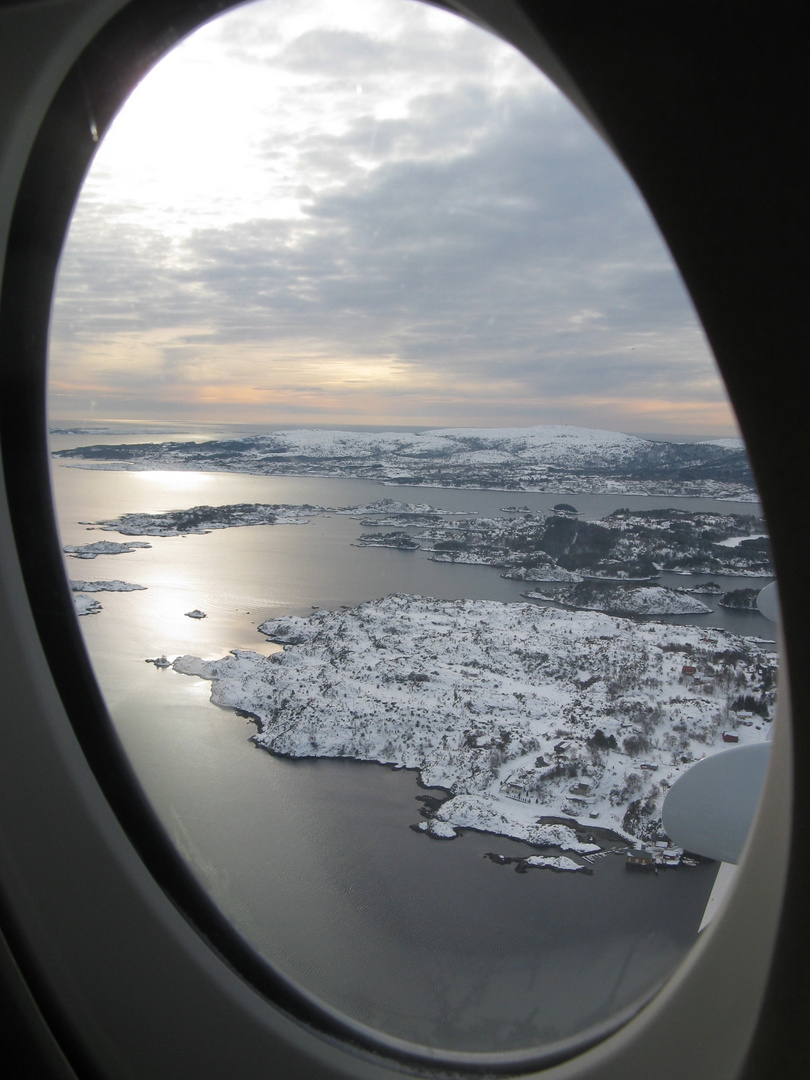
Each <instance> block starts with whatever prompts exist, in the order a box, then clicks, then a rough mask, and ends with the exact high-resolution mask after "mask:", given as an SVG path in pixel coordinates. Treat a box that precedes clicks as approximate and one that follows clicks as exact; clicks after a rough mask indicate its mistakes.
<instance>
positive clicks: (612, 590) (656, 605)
mask: <svg viewBox="0 0 810 1080" xmlns="http://www.w3.org/2000/svg"><path fill="white" fill-rule="evenodd" d="M525 596H526V597H527V598H528V599H530V600H553V601H554V602H555V603H556V604H561V605H562V606H563V607H570V608H575V609H577V610H579V611H604V612H606V613H607V614H608V615H706V614H707V613H708V612H710V611H711V608H710V607H709V606H708V605H707V604H704V603H703V602H702V601H701V600H696V599H695V597H693V596H688V595H687V594H686V593H681V592H677V591H676V590H675V589H665V588H663V587H662V586H661V585H635V586H633V585H615V584H613V583H612V582H611V583H606V582H602V581H581V582H579V584H577V585H569V586H566V587H565V588H562V589H555V590H554V591H553V592H548V593H544V592H541V591H540V590H538V589H532V591H531V592H527V593H525Z"/></svg>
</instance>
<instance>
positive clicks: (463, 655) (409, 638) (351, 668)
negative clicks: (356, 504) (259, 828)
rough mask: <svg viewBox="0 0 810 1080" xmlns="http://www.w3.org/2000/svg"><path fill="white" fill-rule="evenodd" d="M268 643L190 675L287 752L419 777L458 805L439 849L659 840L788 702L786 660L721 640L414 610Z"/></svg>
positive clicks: (596, 617) (393, 601) (391, 601)
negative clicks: (728, 749)
mask: <svg viewBox="0 0 810 1080" xmlns="http://www.w3.org/2000/svg"><path fill="white" fill-rule="evenodd" d="M260 629H261V630H262V632H263V633H265V634H266V635H267V636H268V637H269V638H270V639H271V640H273V641H276V642H278V643H280V644H282V645H284V649H283V651H282V652H279V653H276V654H274V655H271V656H263V655H259V654H257V653H254V652H247V651H234V652H233V653H232V654H231V655H229V656H227V657H224V658H222V659H220V660H215V661H203V660H200V659H198V658H196V657H192V656H183V657H180V658H178V659H177V660H176V661H175V663H174V668H175V670H176V671H178V672H181V673H183V674H186V675H196V676H199V677H201V678H205V679H210V680H211V681H212V689H211V698H212V700H213V701H214V702H215V703H217V704H219V705H223V706H227V707H230V708H234V709H240V710H243V711H245V712H247V713H249V714H251V715H252V716H253V717H254V718H255V719H256V723H257V726H258V728H259V732H258V734H257V735H256V736H255V737H254V738H255V740H256V742H257V743H258V744H259V745H261V746H263V747H265V748H267V749H268V750H271V751H273V752H274V753H279V754H286V755H291V756H294V757H302V756H316V757H351V758H356V759H359V760H364V761H379V762H387V763H390V764H393V765H397V766H405V767H408V768H413V769H418V770H419V773H420V777H421V779H422V781H423V782H424V783H425V784H426V785H428V786H439V787H444V788H446V789H447V790H448V791H449V792H450V796H451V797H450V798H448V800H447V801H446V802H444V803H443V804H442V805H441V807H439V808H438V809H437V810H436V811H435V812H434V813H433V814H432V816H431V817H430V819H429V820H428V821H427V822H426V824H425V827H426V828H427V830H428V831H430V832H431V833H432V834H433V835H436V836H438V837H449V836H452V835H454V830H455V829H456V828H459V827H471V828H477V829H483V830H485V831H490V832H494V833H499V834H503V835H508V836H512V837H516V838H521V839H524V840H528V841H530V842H533V843H536V844H554V845H556V846H566V845H568V846H571V847H572V848H574V849H576V848H577V845H579V844H581V843H582V839H581V836H580V837H579V838H577V835H576V834H575V832H574V831H572V829H570V828H567V827H566V826H564V825H560V824H559V823H549V822H548V821H544V820H541V819H544V818H548V817H564V818H569V819H576V820H577V821H579V822H580V823H581V824H584V825H588V826H590V827H594V826H601V827H605V828H609V829H612V830H614V831H616V832H618V833H621V834H623V835H624V836H627V837H628V838H631V839H650V838H653V837H655V836H656V835H657V834H658V832H659V830H660V808H661V802H662V800H663V796H664V794H665V792H666V790H667V788H668V787H669V786H670V785H671V784H672V782H673V781H674V780H675V779H676V778H677V777H678V776H679V775H680V773H681V772H682V771H683V770H684V769H685V768H686V767H687V766H688V765H690V764H691V763H692V762H693V761H695V760H697V759H699V758H701V757H703V756H705V755H706V754H711V753H715V752H717V751H718V750H721V749H723V747H724V745H725V743H724V738H723V733H724V731H726V730H731V729H733V730H734V734H735V735H736V736H737V738H738V739H739V741H740V742H747V741H758V740H762V739H764V738H766V737H767V734H768V729H769V722H768V720H769V718H770V716H771V715H772V709H773V704H774V694H775V689H774V687H775V665H776V658H775V656H774V654H772V653H769V652H766V651H765V650H763V649H762V648H761V647H760V646H759V645H758V644H757V643H756V642H754V641H753V640H752V639H749V638H741V637H738V636H736V635H732V634H729V633H726V632H723V631H720V630H713V629H711V630H704V629H699V628H697V627H691V626H670V625H662V624H646V625H640V624H638V623H635V622H633V621H629V620H625V619H620V618H615V617H610V616H607V615H602V614H596V613H591V612H569V611H560V610H556V609H543V608H539V607H537V606H536V605H532V604H523V603H517V604H503V603H498V602H495V601H472V600H457V601H445V600H436V599H431V598H426V597H417V596H406V595H392V596H388V597H386V598H385V599H382V600H376V601H372V602H369V603H366V604H361V605H360V606H358V607H356V608H353V609H351V610H347V611H316V612H314V613H313V614H312V615H310V616H308V617H307V618H300V617H290V618H285V619H275V620H270V621H268V622H266V623H263V624H262V626H261V627H260ZM752 704H753V705H754V706H755V707H756V709H757V714H753V715H752V714H751V713H750V711H749V712H746V713H744V714H741V713H740V712H739V710H740V709H741V708H743V707H744V708H746V709H748V710H750V709H751V706H752ZM549 830H551V831H549ZM560 830H562V831H560Z"/></svg>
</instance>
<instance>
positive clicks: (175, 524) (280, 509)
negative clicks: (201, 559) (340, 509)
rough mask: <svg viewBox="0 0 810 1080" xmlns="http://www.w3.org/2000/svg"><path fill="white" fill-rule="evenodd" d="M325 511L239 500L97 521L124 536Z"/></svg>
mask: <svg viewBox="0 0 810 1080" xmlns="http://www.w3.org/2000/svg"><path fill="white" fill-rule="evenodd" d="M322 512H323V507H319V506H309V505H307V504H304V505H302V506H288V505H286V504H273V505H267V504H263V503H235V504H232V505H230V506H192V507H191V508H190V509H188V510H168V511H166V513H163V514H124V515H123V516H122V517H119V518H115V519H113V520H110V521H96V522H93V524H94V525H95V526H96V527H98V528H99V529H101V530H102V531H103V532H117V533H121V535H122V536H182V535H189V534H193V533H207V532H211V531H212V530H213V529H233V528H236V527H238V526H243V525H282V524H283V525H304V524H305V523H306V522H307V521H309V519H310V518H312V517H314V516H315V515H316V514H320V513H322ZM100 542H101V543H103V542H104V541H100ZM140 546H143V545H140ZM146 546H147V547H148V545H146ZM65 551H67V548H65Z"/></svg>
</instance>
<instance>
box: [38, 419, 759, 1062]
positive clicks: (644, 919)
mask: <svg viewBox="0 0 810 1080" xmlns="http://www.w3.org/2000/svg"><path fill="white" fill-rule="evenodd" d="M81 441H82V439H78V438H77V439H73V440H71V442H73V443H78V442H81ZM84 441H87V440H86V439H85V440H84ZM114 441H122V440H120V439H116V440H114ZM67 444H68V440H66V439H65V440H62V441H61V445H67ZM53 475H54V488H55V493H56V500H57V509H58V516H59V521H60V527H61V530H62V539H63V542H64V543H87V542H89V541H92V540H98V539H101V538H103V537H108V538H111V539H117V537H116V536H115V535H114V534H106V533H99V532H97V531H96V532H88V531H87V526H86V525H81V524H79V523H80V522H83V521H84V522H88V521H90V522H92V521H97V520H99V519H102V518H110V517H116V516H118V515H119V514H122V513H131V512H136V511H161V510H171V509H179V508H184V507H189V506H193V505H196V504H200V503H211V504H220V503H231V502H271V503H272V502H288V503H302V502H308V503H312V504H316V505H325V506H332V507H335V506H342V505H356V504H358V503H364V502H367V501H373V500H375V499H379V498H381V497H385V496H389V497H392V498H398V499H401V500H403V501H413V502H430V503H432V504H433V505H434V506H438V507H441V508H446V509H450V510H456V511H477V512H479V513H486V514H495V513H497V512H498V511H499V509H500V508H501V507H502V506H508V505H513V504H518V505H524V504H525V505H528V506H530V507H531V508H532V509H538V510H543V509H548V508H550V507H551V506H553V505H554V504H555V503H556V502H559V501H560V499H561V496H559V495H539V494H538V495H533V494H524V493H519V494H514V493H511V492H510V493H506V494H505V493H503V492H492V491H488V492H473V491H456V490H447V489H424V488H419V489H405V488H395V489H393V488H384V487H381V486H380V485H378V484H375V483H371V482H364V481H352V480H321V479H316V478H303V479H298V478H290V477H282V478H270V477H249V476H241V475H235V474H200V473H121V472H95V471H86V470H76V469H69V468H65V467H63V466H59V465H57V466H55V468H54V472H53ZM567 500H568V501H572V502H573V503H574V504H575V505H576V506H577V508H578V509H579V510H580V511H582V512H583V515H584V516H586V517H589V518H596V517H599V516H601V515H603V514H604V513H607V512H609V511H610V510H613V509H616V508H617V507H619V506H625V505H638V506H640V507H641V506H644V507H653V506H666V505H673V503H672V502H671V501H670V502H667V500H663V499H660V500H653V499H630V498H628V497H626V496H624V497H607V496H588V497H585V496H575V497H567ZM674 505H677V506H679V507H684V508H686V509H698V508H700V509H709V508H711V509H715V510H718V509H719V510H724V511H725V512H740V513H752V512H756V509H757V508H755V507H752V506H751V505H750V504H729V503H716V502H713V501H712V500H694V499H690V500H686V499H679V500H676V501H675V502H674ZM361 532H362V529H361V526H360V525H359V522H357V521H355V520H352V519H351V518H348V517H342V516H336V515H323V516H320V517H318V518H316V519H314V520H312V521H311V522H310V523H309V524H307V525H304V526H292V525H283V526H259V527H250V528H239V529H227V530H222V531H218V532H212V533H210V534H208V535H206V536H190V537H185V538H183V537H173V538H152V537H148V538H145V539H147V540H148V541H149V542H150V543H151V544H152V547H151V548H150V549H144V550H137V551H134V552H131V553H129V554H124V555H117V556H101V557H99V558H97V559H95V560H93V561H80V560H74V559H67V560H66V564H67V569H68V573H69V575H70V576H71V577H72V578H74V579H76V578H79V579H90V580H93V579H101V578H122V579H124V580H126V581H130V582H135V583H138V584H142V585H146V586H148V589H147V591H145V592H134V593H120V594H116V593H101V594H98V599H99V600H100V601H101V603H102V605H103V609H104V610H103V611H102V612H101V613H100V614H99V615H97V616H93V617H87V618H84V619H82V620H81V625H82V629H83V631H84V635H85V640H86V642H87V646H88V649H89V651H90V654H91V657H92V659H93V663H94V667H95V671H96V674H97V678H98V680H99V683H100V685H101V688H102V690H103V692H104V694H105V697H106V700H107V703H108V707H109V709H110V713H111V715H112V718H113V722H114V724H115V726H116V729H117V731H118V733H119V736H120V739H121V741H122V744H123V746H124V748H125V751H126V753H127V754H128V755H129V757H130V758H131V760H132V762H133V764H134V766H135V768H136V770H137V773H138V775H139V777H140V779H141V782H142V784H143V787H144V789H145V791H146V793H147V795H148V797H149V799H150V800H151V801H152V803H153V804H154V806H155V808H156V810H157V812H158V814H159V815H160V817H161V819H162V821H163V822H164V824H165V827H166V829H167V830H168V832H169V833H170V835H171V836H172V838H173V840H174V841H175V843H176V844H177V846H178V848H179V849H180V851H181V852H182V853H183V855H184V857H185V858H186V859H187V860H188V862H189V863H190V864H191V866H192V867H193V868H194V870H195V871H196V873H197V875H198V876H199V878H200V880H201V881H202V882H203V883H204V885H205V886H206V888H208V889H209V890H210V891H211V893H212V894H213V896H214V897H215V898H216V899H217V901H218V902H219V904H220V905H221V906H222V908H223V909H224V910H225V911H226V912H227V913H228V914H229V915H230V916H231V918H232V919H233V920H234V922H235V924H236V925H237V927H238V928H239V929H240V930H241V931H242V933H243V934H244V935H245V936H246V937H247V938H248V939H249V940H250V941H251V942H252V943H253V944H254V945H255V946H256V948H258V949H259V950H260V951H261V952H262V953H263V954H264V955H265V956H266V957H267V958H268V959H270V960H271V961H272V962H273V963H274V964H275V965H277V966H278V967H279V968H280V969H281V970H282V971H283V972H284V973H285V974H287V975H288V976H290V977H292V978H293V979H295V980H296V981H298V982H299V983H300V985H301V986H303V987H304V988H305V989H306V990H307V991H309V992H310V993H312V994H314V995H315V996H317V997H319V998H320V999H321V1000H323V1001H325V1002H327V1003H328V1004H329V1005H330V1006H332V1007H334V1008H337V1009H339V1010H341V1011H343V1012H345V1013H346V1014H347V1015H349V1016H351V1017H352V1018H354V1019H356V1020H359V1021H361V1022H363V1023H365V1024H369V1025H372V1026H375V1027H377V1028H380V1029H382V1030H383V1031H384V1032H386V1033H388V1034H390V1035H393V1036H396V1037H398V1038H404V1039H407V1040H411V1041H416V1042H419V1043H422V1044H426V1045H429V1046H437V1047H441V1048H443V1049H458V1050H506V1049H518V1048H527V1047H532V1046H536V1045H538V1044H544V1043H550V1042H554V1041H555V1040H557V1039H560V1038H564V1037H567V1036H569V1035H571V1034H574V1033H576V1032H578V1031H582V1030H583V1029H586V1028H587V1027H589V1026H590V1025H591V1024H593V1023H597V1022H600V1021H602V1020H604V1019H606V1018H609V1017H610V1016H611V1015H614V1014H615V1013H616V1012H618V1011H620V1010H622V1009H623V1008H625V1007H626V1006H628V1005H631V1004H632V1003H633V1002H635V1001H637V1000H638V999H639V998H640V997H641V996H643V995H644V994H645V993H647V992H649V991H650V990H651V989H652V988H653V987H655V986H656V985H657V984H658V983H659V982H660V981H661V980H662V979H663V978H665V977H666V975H667V974H668V973H669V972H671V970H672V969H673V967H674V965H675V964H677V962H678V961H679V959H680V958H681V957H682V956H683V955H684V952H685V951H686V950H687V949H688V947H689V946H690V944H691V943H692V942H693V941H694V938H695V935H696V932H697V928H698V925H699V923H700V919H701V916H702V913H703V909H704V907H705V903H706V900H707V898H708V894H709V892H710V890H711V886H712V883H713V880H714V873H715V867H713V866H711V865H703V866H700V867H696V868H693V869H684V870H681V871H675V872H668V873H662V874H660V875H658V876H657V877H655V876H645V875H630V874H627V873H626V871H625V870H624V866H623V862H622V860H621V858H620V857H618V856H614V855H610V856H608V857H606V858H604V859H602V860H597V862H596V863H595V865H594V871H595V872H594V874H593V876H590V877H589V876H585V875H582V874H572V875H564V874H553V873H551V872H546V871H535V872H533V873H528V874H517V873H515V872H514V870H513V869H512V868H511V867H509V866H499V865H496V864H494V863H492V862H491V861H489V860H487V859H485V858H484V855H485V853H487V852H497V853H501V854H505V855H515V854H528V853H529V851H530V849H528V848H527V846H526V845H522V844H518V843H516V842H512V841H509V840H505V839H502V838H499V837H494V836H486V835H483V834H475V833H466V834H465V835H464V836H463V837H461V838H459V839H457V840H455V841H445V842H442V841H434V840H431V839H429V838H427V837H425V836H423V835H421V834H418V833H416V832H414V831H413V830H412V829H411V828H409V826H410V825H412V824H414V823H415V822H417V821H418V820H419V807H420V805H421V804H420V803H419V802H417V801H416V797H417V796H418V795H420V794H424V792H423V791H422V790H421V789H419V788H418V786H417V784H416V778H415V776H414V774H413V773H408V772H405V771H394V770H391V769H388V768H384V767H382V766H376V765H369V764H361V763H357V762H350V761H287V760H283V759H279V758H274V757H272V756H271V755H269V754H267V753H265V752H264V751H261V750H259V749H257V748H256V747H255V746H253V744H252V743H251V742H250V741H249V737H250V734H251V733H252V731H253V730H254V729H253V728H252V727H251V725H250V724H249V723H247V722H246V721H244V720H242V719H240V718H238V717H236V716H235V714H233V713H232V712H229V711H225V710H221V709H218V708H216V707H215V706H212V705H211V704H210V702H209V701H208V693H209V685H208V684H207V683H204V682H202V681H201V680H198V679H192V678H186V677H183V676H180V675H177V674H175V673H174V672H173V671H160V670H158V669H155V668H154V667H153V666H152V665H148V664H145V663H144V658H145V657H153V656H157V655H159V654H160V653H164V652H165V653H167V654H168V655H170V656H174V655H177V654H179V653H185V652H190V653H193V654H195V655H199V656H203V657H207V658H213V657H216V656H221V655H224V654H225V653H227V651H228V650H229V649H232V648H238V647H239V648H244V647H248V648H256V649H259V650H260V651H265V652H266V651H269V650H271V649H272V648H274V646H271V645H270V644H269V643H267V642H266V640H265V639H264V638H263V637H262V636H261V635H259V634H258V632H257V631H256V626H257V624H258V623H259V622H261V621H262V620H263V619H265V618H268V617H271V616H278V615H283V614H293V613H294V614H307V613H308V612H309V611H310V610H311V609H312V607H313V606H319V607H337V606H339V605H341V604H348V605H352V604H356V603H359V602H362V601H364V600H368V599H371V598H374V597H377V596H383V595H385V594H387V593H390V592H414V593H422V594H427V595H433V596H439V597H445V598H454V597H471V598H486V599H497V600H517V599H519V598H520V593H521V591H522V590H523V589H525V588H526V586H525V585H524V584H522V583H519V582H507V581H503V580H502V579H501V578H500V577H499V575H498V572H497V571H495V570H493V569H491V568H486V567H472V566H448V565H446V564H438V563H431V562H429V561H428V559H427V558H426V556H425V555H424V554H422V553H420V552H415V553H408V552H397V551H391V550H382V549H377V550H375V549H361V548H358V547H355V546H352V542H353V541H355V540H356V539H357V537H358V536H359V535H360V534H361ZM684 581H685V579H684V578H677V580H676V581H675V584H683V583H684ZM723 584H724V585H725V586H727V587H731V588H736V587H740V586H745V585H749V586H750V585H762V584H765V582H764V581H760V580H755V581H752V580H750V579H744V580H742V581H740V582H735V581H734V580H733V579H723ZM194 607H199V608H201V609H202V610H204V611H206V612H207V613H208V618H207V619H205V620H200V621H194V620H191V619H188V618H186V617H185V615H184V612H186V611H189V610H190V609H191V608H194ZM704 618H705V619H706V625H725V626H727V627H728V628H729V629H734V630H735V631H737V632H742V633H749V634H754V635H759V636H763V637H770V636H771V634H772V628H771V626H770V624H768V623H767V622H766V621H765V620H764V619H762V617H761V616H759V615H758V614H752V615H748V614H744V615H741V614H735V613H729V612H723V611H722V610H719V611H718V612H716V613H714V614H713V615H711V616H705V617H704Z"/></svg>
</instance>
